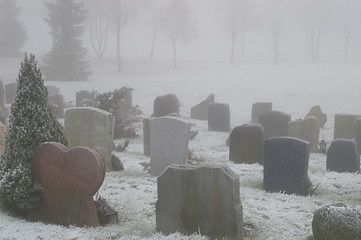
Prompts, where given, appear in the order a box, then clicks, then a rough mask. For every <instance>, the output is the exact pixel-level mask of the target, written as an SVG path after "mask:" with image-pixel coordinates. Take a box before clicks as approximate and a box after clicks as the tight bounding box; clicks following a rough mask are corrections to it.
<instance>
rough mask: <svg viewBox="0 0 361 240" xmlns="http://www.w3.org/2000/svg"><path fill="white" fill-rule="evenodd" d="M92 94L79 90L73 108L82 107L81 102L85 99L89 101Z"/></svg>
mask: <svg viewBox="0 0 361 240" xmlns="http://www.w3.org/2000/svg"><path fill="white" fill-rule="evenodd" d="M91 98H92V94H91V92H89V91H86V90H81V91H79V92H76V95H75V106H76V107H83V106H84V105H83V101H84V100H86V99H91Z"/></svg>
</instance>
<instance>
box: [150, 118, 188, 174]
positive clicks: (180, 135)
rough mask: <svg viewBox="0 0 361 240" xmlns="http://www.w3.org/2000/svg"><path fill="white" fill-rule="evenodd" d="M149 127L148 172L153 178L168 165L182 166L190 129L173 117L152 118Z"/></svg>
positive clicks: (185, 155)
mask: <svg viewBox="0 0 361 240" xmlns="http://www.w3.org/2000/svg"><path fill="white" fill-rule="evenodd" d="M149 126H150V170H151V174H152V175H154V176H159V174H160V173H161V172H162V171H164V169H166V168H167V167H168V166H169V165H171V164H174V163H177V164H184V163H185V162H186V160H187V158H188V142H189V136H190V131H191V127H190V124H189V123H187V122H185V121H183V120H182V119H179V118H175V117H160V118H152V119H150V122H149Z"/></svg>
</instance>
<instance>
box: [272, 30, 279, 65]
mask: <svg viewBox="0 0 361 240" xmlns="http://www.w3.org/2000/svg"><path fill="white" fill-rule="evenodd" d="M273 44H274V45H273V50H274V56H273V57H274V62H275V63H276V62H277V61H278V32H277V31H276V32H275V35H274V43H273Z"/></svg>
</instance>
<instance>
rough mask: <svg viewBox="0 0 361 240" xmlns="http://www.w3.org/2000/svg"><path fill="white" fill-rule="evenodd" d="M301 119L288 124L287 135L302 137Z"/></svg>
mask: <svg viewBox="0 0 361 240" xmlns="http://www.w3.org/2000/svg"><path fill="white" fill-rule="evenodd" d="M301 121H302V120H300V119H297V120H294V121H290V122H289V123H288V124H287V136H288V137H293V138H300V128H301Z"/></svg>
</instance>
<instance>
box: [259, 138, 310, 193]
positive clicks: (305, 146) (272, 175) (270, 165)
mask: <svg viewBox="0 0 361 240" xmlns="http://www.w3.org/2000/svg"><path fill="white" fill-rule="evenodd" d="M309 156H310V151H309V143H308V142H306V141H304V140H301V139H297V138H291V137H276V138H270V139H266V140H265V142H264V171H263V174H264V175H263V176H264V178H263V185H264V189H265V190H266V191H267V192H284V193H287V194H298V195H307V194H308V187H309V186H308V184H309V182H308V161H309Z"/></svg>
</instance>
